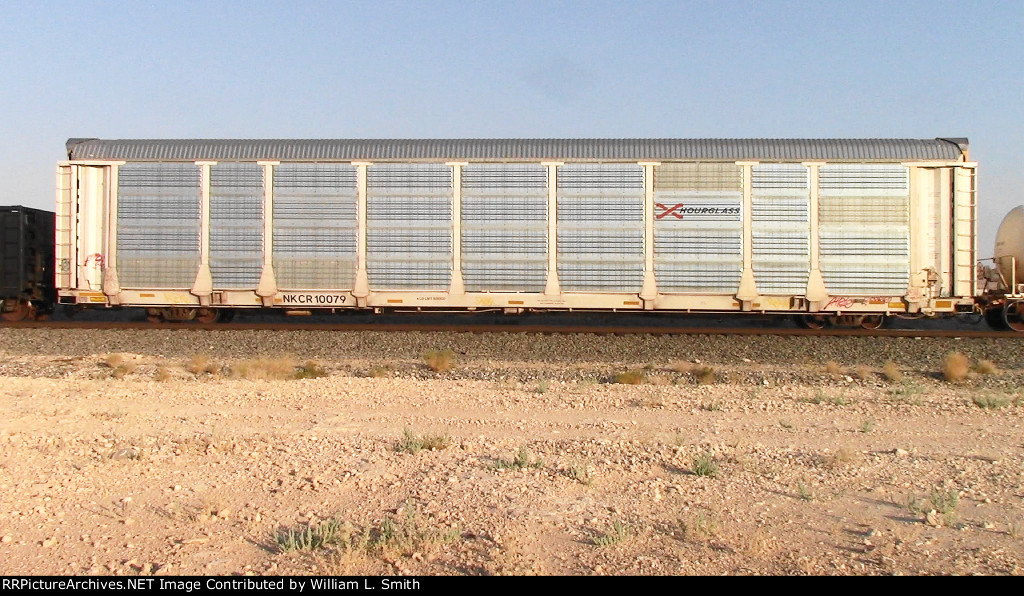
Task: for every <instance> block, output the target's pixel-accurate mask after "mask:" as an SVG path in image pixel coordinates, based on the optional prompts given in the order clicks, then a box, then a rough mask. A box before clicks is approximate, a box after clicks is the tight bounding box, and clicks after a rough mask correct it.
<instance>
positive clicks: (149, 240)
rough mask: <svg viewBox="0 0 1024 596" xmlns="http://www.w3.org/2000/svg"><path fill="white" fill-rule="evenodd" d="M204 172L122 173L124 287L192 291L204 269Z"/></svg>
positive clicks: (173, 167)
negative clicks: (201, 254) (201, 236)
mask: <svg viewBox="0 0 1024 596" xmlns="http://www.w3.org/2000/svg"><path fill="white" fill-rule="evenodd" d="M200 195H201V193H200V187H199V167H198V166H196V165H193V164H178V163H144V164H143V163H127V164H124V165H122V166H120V167H119V168H118V184H117V267H118V281H119V282H120V284H121V287H123V288H166V289H187V288H191V287H192V284H193V283H194V282H195V279H196V273H197V270H198V268H199V212H200Z"/></svg>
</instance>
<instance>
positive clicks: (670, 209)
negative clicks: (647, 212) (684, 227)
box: [654, 203, 683, 219]
mask: <svg viewBox="0 0 1024 596" xmlns="http://www.w3.org/2000/svg"><path fill="white" fill-rule="evenodd" d="M654 206H655V207H657V208H658V209H661V210H662V211H661V213H659V214H658V216H657V219H665V218H666V217H668V216H669V215H671V216H672V217H674V218H676V219H683V214H682V213H679V210H680V209H682V208H683V204H682V203H676V204H675V205H672V206H668V205H662V204H661V203H655V204H654Z"/></svg>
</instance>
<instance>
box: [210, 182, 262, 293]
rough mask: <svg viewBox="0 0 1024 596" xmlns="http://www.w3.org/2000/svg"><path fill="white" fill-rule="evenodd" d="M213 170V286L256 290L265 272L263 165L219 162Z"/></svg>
mask: <svg viewBox="0 0 1024 596" xmlns="http://www.w3.org/2000/svg"><path fill="white" fill-rule="evenodd" d="M210 169H211V173H210V272H211V273H212V274H213V287H214V289H256V286H257V284H259V281H260V274H261V273H262V271H263V167H262V166H260V165H257V164H254V163H220V164H217V165H214V166H211V168H210Z"/></svg>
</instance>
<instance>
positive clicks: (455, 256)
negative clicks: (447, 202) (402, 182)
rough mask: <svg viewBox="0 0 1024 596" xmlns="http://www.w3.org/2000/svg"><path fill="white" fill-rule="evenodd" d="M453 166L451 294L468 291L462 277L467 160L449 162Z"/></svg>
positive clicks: (449, 292)
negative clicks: (463, 184) (463, 172)
mask: <svg viewBox="0 0 1024 596" xmlns="http://www.w3.org/2000/svg"><path fill="white" fill-rule="evenodd" d="M446 165H448V166H450V167H451V168H452V281H451V285H450V286H449V288H448V294H449V295H460V294H465V293H466V284H465V282H464V281H463V279H462V168H463V166H467V165H469V164H468V163H466V162H449V163H448V164H446Z"/></svg>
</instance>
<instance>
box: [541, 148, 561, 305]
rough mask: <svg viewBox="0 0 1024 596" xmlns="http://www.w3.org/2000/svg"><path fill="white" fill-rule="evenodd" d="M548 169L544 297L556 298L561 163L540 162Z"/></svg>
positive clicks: (558, 288)
mask: <svg viewBox="0 0 1024 596" xmlns="http://www.w3.org/2000/svg"><path fill="white" fill-rule="evenodd" d="M541 165H542V166H547V168H548V280H547V284H546V285H545V286H544V295H546V296H558V295H560V294H561V293H562V286H561V284H560V283H559V281H558V166H560V165H562V162H556V161H549V162H541Z"/></svg>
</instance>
